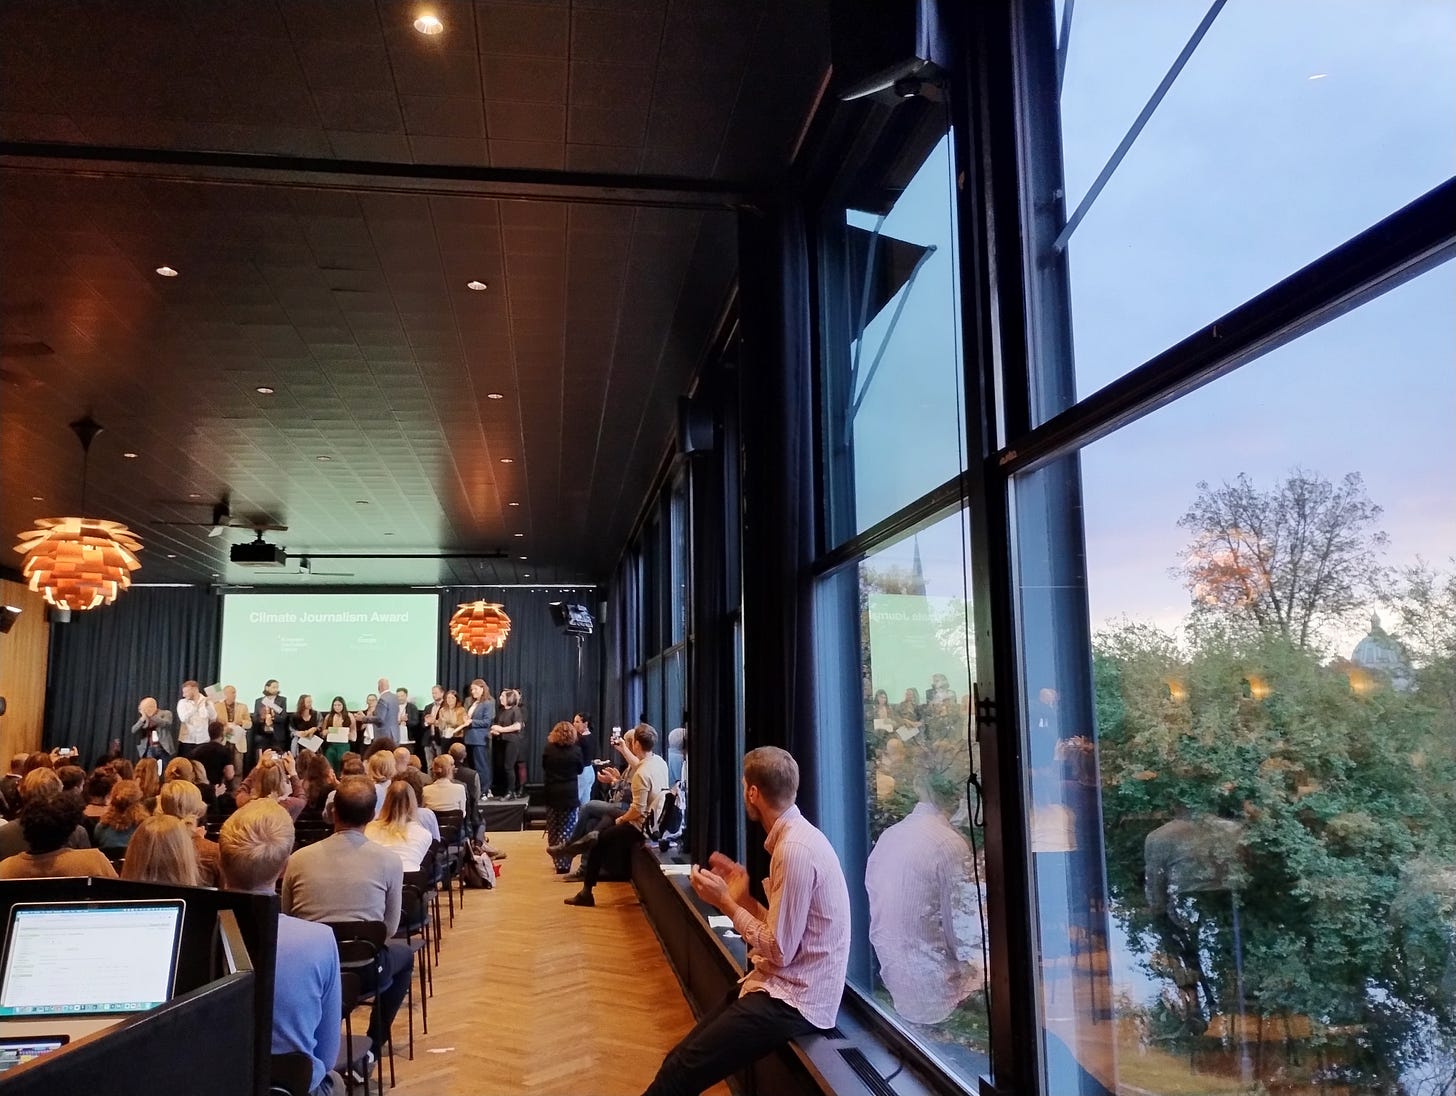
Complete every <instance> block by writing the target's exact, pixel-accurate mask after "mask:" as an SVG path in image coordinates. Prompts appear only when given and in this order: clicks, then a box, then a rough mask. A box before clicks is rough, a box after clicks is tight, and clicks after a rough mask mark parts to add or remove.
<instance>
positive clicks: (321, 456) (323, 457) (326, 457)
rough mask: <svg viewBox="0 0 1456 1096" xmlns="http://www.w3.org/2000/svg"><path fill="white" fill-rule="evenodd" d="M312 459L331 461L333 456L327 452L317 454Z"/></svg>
mask: <svg viewBox="0 0 1456 1096" xmlns="http://www.w3.org/2000/svg"><path fill="white" fill-rule="evenodd" d="M313 459H314V460H321V461H331V460H333V459H334V458H333V457H331V456H329V455H328V454H327V453H320V454H319V455H318V456H316V457H314V458H313Z"/></svg>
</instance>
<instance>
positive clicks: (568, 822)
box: [541, 722, 585, 875]
mask: <svg viewBox="0 0 1456 1096" xmlns="http://www.w3.org/2000/svg"><path fill="white" fill-rule="evenodd" d="M584 767H585V766H584V765H583V764H582V760H581V750H580V748H578V746H577V744H576V730H575V729H574V728H573V727H572V725H571V724H570V723H566V722H561V723H557V724H556V726H554V727H552V728H551V733H550V734H548V735H547V736H546V748H545V749H544V750H543V751H542V752H541V771H542V773H543V778H544V780H545V788H544V795H545V799H546V842H547V844H548V845H550V846H557V845H561V844H562V843H563V842H564V841H565V840H566V835H567V834H568V833H569V832H570V831H571V830H572V828H573V827H574V826H575V825H576V812H577V809H578V808H579V807H580V806H581V798H580V795H579V793H578V791H577V786H578V778H579V777H580V776H581V771H582V769H583V768H584ZM551 863H552V865H553V866H554V867H555V868H556V874H557V875H565V874H566V873H567V872H569V871H571V857H570V856H565V855H560V854H558V855H556V856H553V857H552V858H551Z"/></svg>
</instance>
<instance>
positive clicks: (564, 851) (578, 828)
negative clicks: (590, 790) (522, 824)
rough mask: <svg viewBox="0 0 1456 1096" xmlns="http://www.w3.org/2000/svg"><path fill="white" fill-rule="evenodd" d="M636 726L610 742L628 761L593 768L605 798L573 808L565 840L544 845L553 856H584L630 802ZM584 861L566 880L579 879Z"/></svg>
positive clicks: (635, 766) (591, 800) (637, 762)
mask: <svg viewBox="0 0 1456 1096" xmlns="http://www.w3.org/2000/svg"><path fill="white" fill-rule="evenodd" d="M636 733H637V732H636V728H635V727H634V728H632V729H630V730H628V731H627V733H626V734H625V735H623V736H622V737H621V739H619V740H615V741H613V743H612V745H613V746H614V747H615V748H616V749H617V750H619V751H621V752H622V753H623V755H624V756H626V757H629V758H630V759H631V760H630V763H629V764H627V765H624V766H623V767H622V768H621V769H617V768H616V767H614V766H612V765H604V766H602V767H601V768H598V769H597V770H596V773H597V775H596V779H597V783H598V784H600V785H601V786H602V787H603V788H605V789H606V792H607V798H606V799H588V800H587V801H586V802H584V803H582V804H581V808H580V809H579V810H578V811H577V812H576V825H575V826H573V827H572V829H571V832H570V833H568V834H567V835H566V842H565V844H562V845H551V846H549V847H548V848H547V849H546V854H547V855H548V856H550V857H552V858H553V859H555V858H556V857H559V856H564V857H566V858H567V859H568V860H569V859H570V858H571V857H573V856H585V855H586V854H587V853H588V852H590V851H591V848H592V846H593V845H595V844H596V842H597V839H598V838H599V837H600V836H601V834H602V831H604V830H605V829H606V828H607V827H608V826H610V825H611V824H612V823H613V822H615V821H616V820H617V819H618V818H620V817H621V816H622V814H623V813H624V812H625V811H626V810H627V805H628V804H629V803H631V802H632V773H633V772H635V771H636V768H637V766H638V765H639V764H640V763H641V762H640V761H639V760H638V758H637V755H636V754H635V753H634V752H633V751H632V743H633V741H634V739H635V738H636ZM585 869H586V864H585V862H584V861H583V863H582V866H581V867H580V868H578V869H577V870H576V871H574V872H572V873H571V874H570V875H568V876H566V879H567V881H568V882H573V883H578V882H580V881H581V880H582V878H583V877H584V875H585Z"/></svg>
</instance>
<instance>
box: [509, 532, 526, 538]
mask: <svg viewBox="0 0 1456 1096" xmlns="http://www.w3.org/2000/svg"><path fill="white" fill-rule="evenodd" d="M525 535H526V534H525V533H512V534H511V536H513V537H523V536H525Z"/></svg>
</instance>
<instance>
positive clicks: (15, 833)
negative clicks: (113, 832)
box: [0, 768, 91, 859]
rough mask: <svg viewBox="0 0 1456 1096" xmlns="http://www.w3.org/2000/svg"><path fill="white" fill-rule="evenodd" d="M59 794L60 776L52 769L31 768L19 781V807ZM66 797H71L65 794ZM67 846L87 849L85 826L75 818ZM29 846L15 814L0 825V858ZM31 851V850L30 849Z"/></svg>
mask: <svg viewBox="0 0 1456 1096" xmlns="http://www.w3.org/2000/svg"><path fill="white" fill-rule="evenodd" d="M60 794H61V778H60V777H59V776H57V775H56V772H55V770H54V769H47V768H39V769H32V770H31V771H30V772H28V773H26V774H25V777H24V778H23V779H22V780H21V781H20V809H21V810H24V809H25V804H26V803H27V802H29V801H30V800H31V799H32V798H34V797H42V798H44V797H47V796H52V795H60ZM67 798H68V799H69V798H72V797H71V796H67ZM80 808H81V802H80V800H79V799H77V800H76V809H77V810H78V811H79V810H80ZM64 844H66V845H67V846H68V847H69V848H73V849H89V848H90V847H91V838H90V837H89V836H88V835H87V833H86V827H85V826H83V825H81V824H80V821H79V820H77V824H76V826H75V828H74V829H73V830H72V831H71V835H70V837H69V838H68V839H67V840H66V841H65V842H64ZM29 848H30V846H29V845H28V844H26V840H25V828H24V827H23V826H21V824H20V819H19V817H18V816H17V817H16V819H15V821H14V822H7V823H5V825H3V826H0V859H3V858H5V857H8V856H14V855H15V854H16V853H20V852H25V851H26V850H27V849H29ZM32 851H33V850H32Z"/></svg>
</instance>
